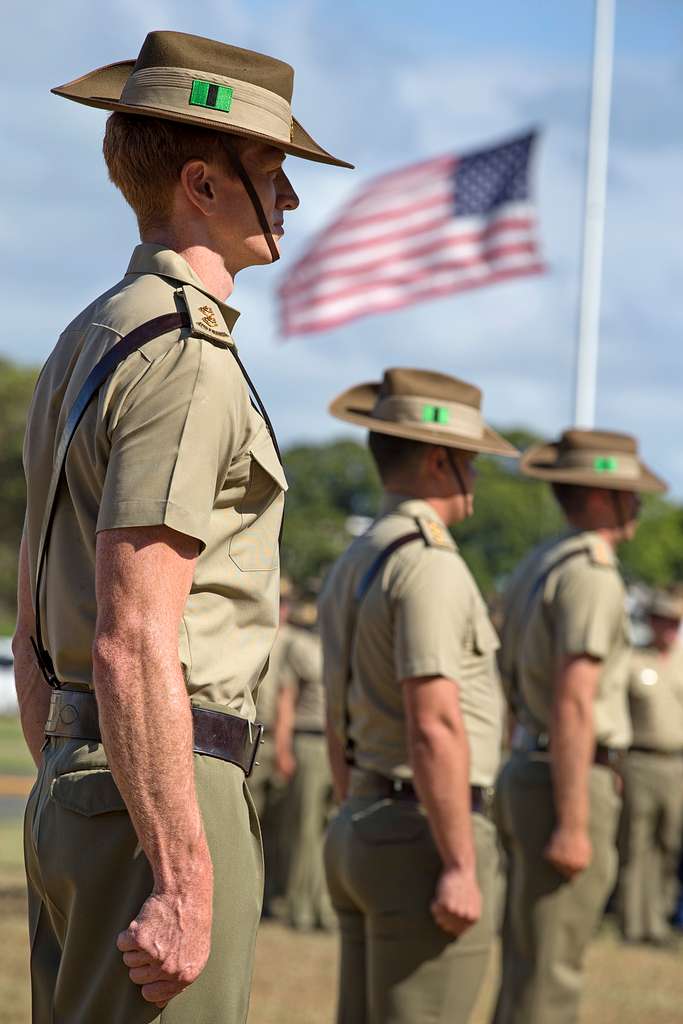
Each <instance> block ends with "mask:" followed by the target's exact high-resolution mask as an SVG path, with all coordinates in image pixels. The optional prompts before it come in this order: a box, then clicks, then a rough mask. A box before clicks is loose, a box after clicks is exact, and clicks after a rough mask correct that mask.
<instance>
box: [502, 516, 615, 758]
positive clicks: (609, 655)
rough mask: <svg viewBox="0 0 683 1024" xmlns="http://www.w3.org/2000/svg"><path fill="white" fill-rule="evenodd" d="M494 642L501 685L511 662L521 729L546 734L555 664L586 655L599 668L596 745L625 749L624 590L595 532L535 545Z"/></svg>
mask: <svg viewBox="0 0 683 1024" xmlns="http://www.w3.org/2000/svg"><path fill="white" fill-rule="evenodd" d="M557 563H559V564H557ZM548 569H550V570H551V571H550V572H549V573H548V574H547V576H546V578H545V582H544V583H543V584H542V585H541V586H540V587H539V586H538V580H539V579H540V578H541V577H542V576H543V574H544V573H546V572H547V570H548ZM502 639H503V647H502V652H501V666H502V669H503V677H504V679H509V671H510V664H511V663H514V664H515V665H516V686H515V690H516V692H515V694H514V695H513V704H514V705H515V710H516V713H517V716H518V718H519V721H520V722H521V723H522V724H523V725H525V726H527V728H529V729H530V730H531V731H532V732H534V733H537V734H538V733H547V732H548V730H549V726H550V717H551V709H552V703H553V692H554V685H555V674H556V672H557V668H558V666H559V665H560V663H561V662H562V660H563V658H565V657H568V656H572V655H574V656H580V655H588V656H590V657H593V658H596V659H598V660H600V661H601V662H602V671H601V673H600V679H599V684H598V693H597V697H596V700H595V703H594V714H595V734H596V740H597V742H598V743H601V744H605V745H606V746H611V747H617V748H624V747H627V746H628V745H629V742H630V739H631V725H630V719H629V713H628V704H627V687H628V672H629V663H630V653H631V650H630V641H629V625H628V617H627V615H626V608H625V592H624V584H623V582H622V579H621V576H620V574H619V569H618V564H617V559H616V555H615V554H614V551H613V550H612V548H611V547H610V546H609V545H608V544H607V543H606V542H605V541H604V540H603V539H602V538H601V537H600V536H599V535H598V534H595V533H590V532H581V531H579V532H572V533H570V534H569V535H567V536H564V537H561V538H560V539H559V540H557V539H556V540H552V541H550V542H547V543H545V544H542V545H541V546H540V547H538V548H536V550H535V551H533V552H532V553H531V554H530V555H529V556H528V557H527V558H526V559H525V560H524V561H523V562H522V564H521V565H520V566H519V568H518V569H517V571H516V572H515V574H514V576H513V578H512V581H511V583H510V586H509V587H508V590H507V592H506V595H505V623H504V627H503V634H502Z"/></svg>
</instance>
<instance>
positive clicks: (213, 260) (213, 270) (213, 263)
mask: <svg viewBox="0 0 683 1024" xmlns="http://www.w3.org/2000/svg"><path fill="white" fill-rule="evenodd" d="M142 241H143V242H150V243H151V244H152V245H163V246H165V247H166V248H167V249H172V250H173V251H174V252H177V253H178V255H179V256H182V258H183V259H184V260H185V262H186V263H188V264H189V265H190V267H192V269H193V270H194V272H195V274H196V275H197V277H198V278H199V280H200V281H201V282H202V284H203V285H204V286H205V288H206V290H207V291H208V292H211V294H212V295H215V296H216V298H217V299H221V300H222V301H225V300H226V299H228V298H229V297H230V296H231V295H232V292H233V288H234V287H235V280H234V277H233V275H232V274H231V273H230V271H229V270H227V268H226V266H225V260H224V258H223V256H221V254H220V253H218V252H216V250H215V249H212V248H211V246H210V245H207V244H206V243H205V242H202V241H192V240H191V239H188V238H187V237H183V236H182V234H179V233H178V232H176V231H174V230H173V228H171V227H164V228H154V229H152V230H150V231H148V232H145V233H144V234H143V236H142Z"/></svg>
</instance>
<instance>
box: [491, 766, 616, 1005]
mask: <svg viewBox="0 0 683 1024" xmlns="http://www.w3.org/2000/svg"><path fill="white" fill-rule="evenodd" d="M589 785H590V825H589V833H590V839H591V843H592V847H593V859H592V861H591V864H590V866H589V867H588V868H587V870H586V871H583V872H582V873H581V874H580V875H577V876H576V877H575V878H574V879H573V880H572V881H571V882H570V881H568V880H567V879H566V878H564V877H563V876H562V875H560V874H559V873H558V872H557V871H556V870H555V869H554V868H553V867H552V866H551V865H550V864H549V863H548V861H546V860H545V858H544V856H543V850H544V849H545V846H546V844H547V842H548V840H549V839H550V835H551V833H552V831H553V829H554V827H555V820H556V819H555V807H554V800H553V790H552V780H551V774H550V764H549V762H548V760H547V758H540V757H538V756H534V755H526V754H518V753H513V754H512V756H511V758H510V760H509V761H508V762H507V764H506V765H505V767H504V768H503V770H502V772H501V775H500V779H499V782H498V789H497V817H498V821H499V827H500V832H501V837H502V840H503V845H504V846H505V849H506V852H507V855H508V869H509V874H508V889H507V899H506V906H505V920H504V924H503V973H502V981H501V988H500V993H499V996H498V1004H497V1007H496V1012H495V1016H494V1022H495V1024H576V1022H577V1021H578V1016H579V1001H580V997H581V989H582V974H583V962H584V956H585V953H586V949H587V947H588V943H589V942H590V940H591V938H592V936H593V934H594V933H595V931H596V929H597V927H598V924H599V923H600V920H601V918H602V913H603V909H604V907H605V904H606V902H607V899H608V896H609V894H610V892H611V890H612V886H613V884H614V881H615V878H616V866H617V853H616V835H617V827H618V820H619V811H620V806H621V801H620V799H619V797H618V796H617V793H616V788H615V778H614V775H613V773H612V771H611V770H610V769H609V768H602V767H599V766H595V767H593V768H592V769H591V772H590V780H589Z"/></svg>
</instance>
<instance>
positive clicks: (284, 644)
mask: <svg viewBox="0 0 683 1024" xmlns="http://www.w3.org/2000/svg"><path fill="white" fill-rule="evenodd" d="M295 632H296V630H295V629H294V627H293V626H290V625H289V624H288V623H286V622H285V623H283V625H281V626H280V628H279V629H278V631H277V636H276V637H275V643H274V644H273V649H272V651H271V652H270V660H269V661H268V671H267V672H266V674H265V676H264V677H263V679H262V680H261V682H260V683H259V686H258V695H257V698H256V717H257V718H258V720H259V722H261V723H262V724H263V725H265V726H266V728H267V729H272V728H273V726H274V725H275V719H276V717H277V698H278V694H279V693H280V690H281V689H282V686H283V685H284V683H283V678H284V671H285V665H286V663H287V654H288V651H289V645H290V643H291V641H292V636H293V634H294V633H295Z"/></svg>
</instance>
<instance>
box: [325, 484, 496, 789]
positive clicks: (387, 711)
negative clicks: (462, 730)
mask: <svg viewBox="0 0 683 1024" xmlns="http://www.w3.org/2000/svg"><path fill="white" fill-rule="evenodd" d="M416 519H417V520H418V521H419V522H420V524H421V527H422V529H423V531H424V534H425V536H426V537H427V539H428V543H427V544H425V543H423V542H422V541H421V540H420V541H417V540H416V541H414V542H412V543H410V544H406V545H405V546H404V547H402V548H400V549H399V550H398V551H396V552H395V553H394V554H393V555H392V556H391V557H390V558H389V559H388V560H387V561H386V562H385V563H384V565H383V567H382V569H381V571H380V572H379V573H378V574H377V576H376V578H375V580H374V582H373V584H372V586H371V587H370V589H369V591H368V593H367V594H366V596H365V598H364V600H363V601H362V603H361V605H360V607H357V606H356V601H355V597H354V595H355V591H356V588H357V586H358V583H359V581H360V580H361V578H362V576H363V574H364V573H365V572H366V570H367V569H368V567H369V566H370V565H371V564H372V562H373V561H374V559H375V558H376V556H377V555H378V554H379V553H380V552H381V551H383V550H384V549H385V548H386V547H387V546H388V545H389V544H390V543H391V542H392V541H393V540H395V539H396V538H397V537H401V536H403V535H404V534H407V533H411V532H413V531H414V530H415V529H416ZM320 630H321V635H322V641H323V649H324V682H325V690H326V694H327V701H328V708H329V717H330V721H331V724H332V726H333V728H334V729H335V730H336V732H337V734H338V736H339V738H340V740H341V741H342V742H343V743H345V741H346V736H347V729H346V718H347V710H348V716H349V724H348V737H349V739H350V740H351V743H352V745H353V756H354V759H355V763H356V764H357V765H358V767H359V768H364V769H366V770H371V771H376V772H379V773H381V774H382V775H385V776H388V777H396V778H410V777H411V775H412V772H411V768H410V765H409V759H408V746H407V739H406V723H405V714H404V705H403V694H402V692H401V681H402V680H403V679H409V678H413V677H417V676H443V677H445V678H447V679H453V680H454V681H456V682H457V684H458V690H459V694H460V707H461V709H462V714H463V718H464V721H465V726H466V729H467V735H468V738H469V745H470V781H471V783H472V784H475V785H483V786H487V785H490V784H491V783H492V782H493V779H494V777H495V774H496V770H497V767H498V761H499V753H500V738H501V724H502V698H501V693H500V687H499V683H498V678H497V673H496V667H495V656H494V652H495V650H496V648H497V647H498V639H497V637H496V634H495V631H494V629H493V626H492V625H491V623H490V621H489V617H488V613H487V611H486V608H485V606H484V602H483V600H482V598H481V595H480V594H479V591H478V589H477V586H476V584H475V582H474V580H473V578H472V576H471V574H470V572H469V570H468V568H467V566H466V565H465V562H464V561H463V559H462V557H461V556H460V555H459V553H458V549H457V547H456V544H455V542H454V541H453V539H452V537H451V535H450V533H449V532H448V530H447V529H446V527H445V526H444V524H443V522H442V521H441V519H440V518H439V517H438V515H437V514H436V512H435V511H434V510H433V509H432V508H431V506H430V505H429V504H428V503H427V502H424V501H420V500H417V499H410V498H402V497H399V496H397V495H387V496H386V498H385V502H384V506H383V508H382V511H381V514H380V518H378V519H377V520H376V521H375V522H374V523H373V525H372V526H371V527H370V529H369V530H368V532H367V533H366V534H365V535H364V536H362V537H359V538H358V539H357V540H356V541H354V543H353V544H352V545H351V547H350V548H349V549H348V550H347V551H346V553H345V554H344V555H342V557H341V558H340V559H339V560H338V561H337V562H336V564H335V565H334V567H333V569H332V571H331V573H330V575H329V577H328V580H327V582H326V585H325V589H324V591H323V594H322V596H321V601H320Z"/></svg>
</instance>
